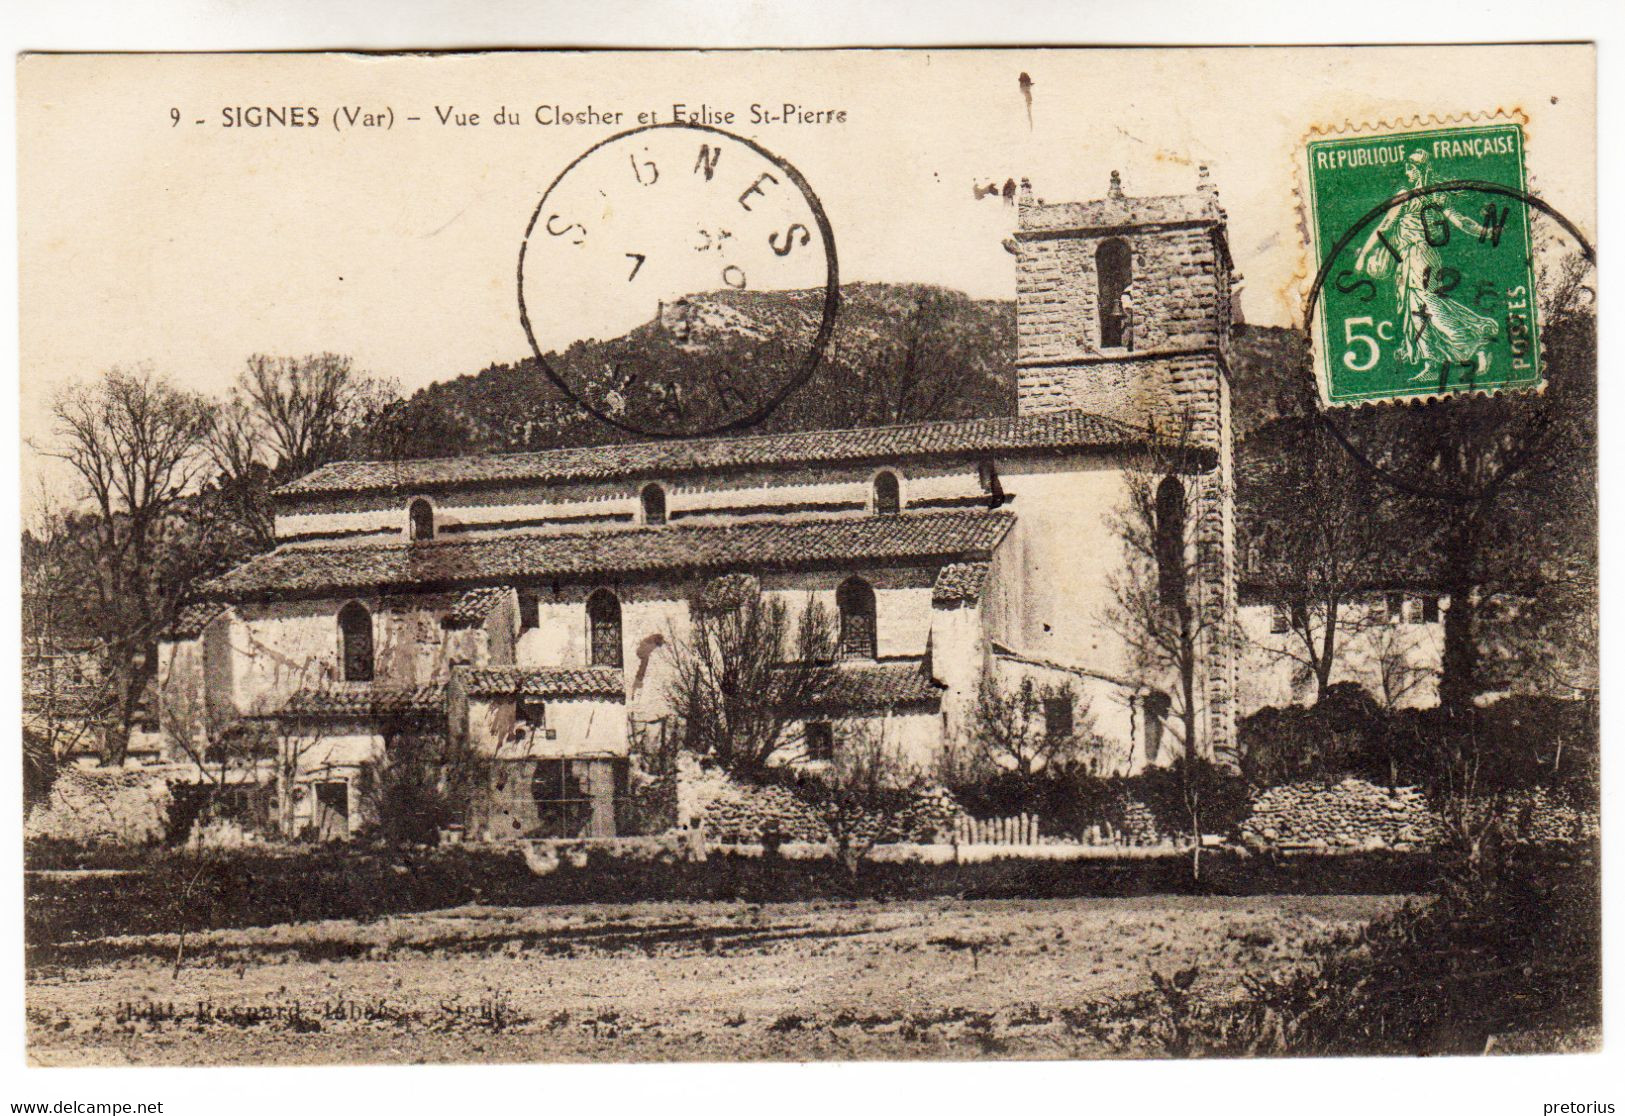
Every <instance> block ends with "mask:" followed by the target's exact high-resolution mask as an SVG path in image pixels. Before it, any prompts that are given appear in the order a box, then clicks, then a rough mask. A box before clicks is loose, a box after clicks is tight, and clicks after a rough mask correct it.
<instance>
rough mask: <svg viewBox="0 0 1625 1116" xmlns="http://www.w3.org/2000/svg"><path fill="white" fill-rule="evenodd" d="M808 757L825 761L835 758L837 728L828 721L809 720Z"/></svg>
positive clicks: (816, 760) (807, 733) (807, 732)
mask: <svg viewBox="0 0 1625 1116" xmlns="http://www.w3.org/2000/svg"><path fill="white" fill-rule="evenodd" d="M806 736H807V758H808V759H809V760H812V761H815V762H823V761H827V760H832V759H834V758H835V729H834V727H833V726H831V725H830V723H829V722H828V721H808V722H807V730H806Z"/></svg>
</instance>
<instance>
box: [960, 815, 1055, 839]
mask: <svg viewBox="0 0 1625 1116" xmlns="http://www.w3.org/2000/svg"><path fill="white" fill-rule="evenodd" d="M953 843H954V844H956V845H1036V844H1038V843H1039V834H1038V817H1037V815H1035V814H1017V815H1015V816H1014V817H1009V818H972V817H968V816H966V815H963V814H962V815H960V817H959V820H958V822H957V823H956V824H955V825H954V840H953Z"/></svg>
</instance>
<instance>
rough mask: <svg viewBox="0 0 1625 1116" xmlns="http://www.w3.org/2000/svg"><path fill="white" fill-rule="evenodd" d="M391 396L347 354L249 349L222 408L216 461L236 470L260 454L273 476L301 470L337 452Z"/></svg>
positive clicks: (292, 474)
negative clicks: (288, 354) (265, 352)
mask: <svg viewBox="0 0 1625 1116" xmlns="http://www.w3.org/2000/svg"><path fill="white" fill-rule="evenodd" d="M395 398H396V392H395V391H394V389H393V388H392V387H391V386H390V385H388V384H385V383H383V382H381V381H378V380H374V379H372V378H371V377H369V376H367V375H365V374H363V373H362V372H360V371H359V370H357V369H356V367H355V363H354V361H352V360H351V358H349V357H347V356H340V355H338V354H336V353H316V354H312V355H310V356H303V357H271V356H265V355H263V354H256V355H254V356H251V357H249V358H248V367H247V368H246V369H244V371H243V373H242V375H241V376H239V377H238V380H237V386H236V387H235V388H233V389H232V397H231V399H230V400H229V401H228V402H227V405H226V407H225V408H224V410H223V419H222V424H221V427H220V429H219V431H218V434H219V439H218V440H219V441H220V442H221V443H222V444H221V445H220V447H219V448H218V451H217V453H218V456H219V457H221V458H223V461H222V465H223V466H224V465H225V464H227V463H229V464H231V465H232V466H234V467H235V468H237V469H239V470H240V469H242V468H243V467H244V466H246V465H247V464H250V463H252V462H254V461H259V460H263V462H264V464H266V465H267V466H268V467H269V468H270V470H271V472H272V473H273V475H274V476H275V477H276V478H277V479H288V478H292V477H297V476H302V475H303V474H305V473H308V472H310V471H311V470H312V469H315V468H317V467H318V466H321V465H325V464H326V463H327V462H329V461H333V460H336V459H337V458H339V457H342V456H344V453H345V449H346V447H347V445H348V441H349V438H350V436H351V435H352V433H353V432H355V431H357V430H359V429H363V428H365V427H367V426H368V425H370V424H371V422H372V421H373V420H375V419H376V418H377V417H378V416H379V415H380V414H382V412H383V410H384V408H385V407H387V406H388V405H389V404H390V403H392V402H393V401H394V400H395ZM245 435H252V437H251V438H249V439H248V440H246V441H245ZM258 446H263V447H264V450H263V455H262V453H261V452H260V451H259V450H258V448H257V447H258ZM245 451H246V452H245Z"/></svg>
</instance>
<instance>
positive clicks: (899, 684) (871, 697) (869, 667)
mask: <svg viewBox="0 0 1625 1116" xmlns="http://www.w3.org/2000/svg"><path fill="white" fill-rule="evenodd" d="M830 673H831V675H832V677H831V681H830V684H829V686H828V687H827V688H826V689H825V690H824V692H823V693H822V694H821V695H820V696H819V699H818V700H817V701H816V702H815V703H814V709H813V710H809V712H814V711H816V712H824V713H840V712H843V711H852V712H858V711H868V712H879V711H881V710H886V709H900V708H905V707H909V706H920V705H932V706H934V705H936V704H937V702H938V701H940V700H941V698H942V687H941V686H938V685H937V684H936V683H935V682H933V681H931V673H930V671H929V670H927V669H926V666H925V664H924V663H841V664H839V665H837V666H835V667H833V668H831V671H830Z"/></svg>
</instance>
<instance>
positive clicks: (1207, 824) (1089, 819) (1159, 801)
mask: <svg viewBox="0 0 1625 1116" xmlns="http://www.w3.org/2000/svg"><path fill="white" fill-rule="evenodd" d="M1198 777H1199V778H1201V779H1202V780H1203V785H1202V787H1201V807H1200V813H1201V819H1202V830H1203V832H1206V833H1224V832H1228V831H1229V830H1230V829H1232V828H1233V827H1234V826H1235V825H1236V824H1237V823H1238V822H1239V821H1240V820H1241V819H1242V818H1243V817H1245V816H1246V813H1247V784H1246V782H1245V781H1244V780H1242V779H1239V778H1237V777H1236V776H1234V775H1231V774H1228V773H1227V772H1225V771H1224V770H1223V769H1222V768H1219V767H1217V766H1215V765H1213V764H1211V763H1207V762H1205V761H1203V762H1202V764H1201V770H1200V771H1199V772H1198ZM953 792H954V796H955V797H956V798H958V799H959V802H960V805H962V806H964V808H965V811H966V812H967V813H969V814H970V815H971V816H972V817H977V818H1003V817H1011V816H1012V815H1015V814H1033V815H1035V816H1037V818H1038V822H1039V828H1040V829H1041V830H1042V832H1044V833H1046V834H1049V835H1051V836H1066V837H1071V838H1073V839H1079V838H1082V837H1084V836H1086V835H1087V834H1088V833H1089V831H1090V830H1091V829H1092V828H1094V827H1096V826H1098V827H1101V828H1102V829H1104V828H1106V827H1108V826H1109V827H1110V828H1111V829H1113V830H1115V831H1118V832H1120V833H1130V834H1134V835H1135V836H1137V837H1139V838H1140V839H1142V840H1156V839H1167V838H1170V837H1183V836H1186V835H1188V834H1189V833H1190V829H1191V821H1190V813H1189V811H1188V810H1187V808H1186V806H1185V798H1184V795H1185V766H1184V761H1183V760H1179V761H1176V762H1175V763H1174V764H1173V765H1172V766H1170V767H1151V768H1147V769H1146V770H1145V771H1143V772H1141V773H1140V774H1138V775H1127V776H1115V777H1112V778H1101V777H1100V776H1097V775H1092V774H1090V773H1089V771H1088V770H1087V769H1086V768H1084V767H1083V766H1082V765H1074V764H1068V765H1063V766H1057V767H1053V768H1042V769H1040V770H1039V771H1036V772H1034V773H1033V774H1031V775H1021V774H1020V773H1018V772H1015V771H1000V772H999V773H998V774H996V775H992V776H990V777H988V778H986V779H982V780H980V781H978V782H976V783H971V784H968V785H964V786H958V787H954V788H953ZM1136 804H1137V805H1138V806H1140V807H1143V808H1144V810H1145V811H1148V812H1149V814H1150V815H1151V818H1152V820H1153V822H1154V826H1155V833H1147V832H1142V830H1143V829H1144V828H1145V827H1144V825H1143V823H1141V822H1140V821H1139V819H1138V818H1136V817H1133V816H1131V814H1137V813H1139V811H1138V810H1136Z"/></svg>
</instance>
